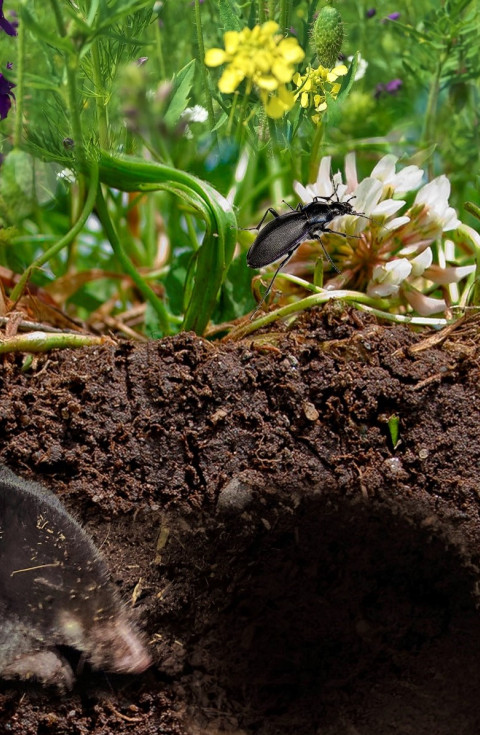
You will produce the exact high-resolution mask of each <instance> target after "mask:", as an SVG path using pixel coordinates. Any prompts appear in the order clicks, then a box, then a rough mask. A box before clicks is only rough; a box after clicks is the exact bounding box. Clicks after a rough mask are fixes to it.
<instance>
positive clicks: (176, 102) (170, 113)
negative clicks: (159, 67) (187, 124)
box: [164, 59, 195, 127]
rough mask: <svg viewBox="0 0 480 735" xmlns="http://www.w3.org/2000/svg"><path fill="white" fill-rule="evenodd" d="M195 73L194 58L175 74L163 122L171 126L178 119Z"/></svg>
mask: <svg viewBox="0 0 480 735" xmlns="http://www.w3.org/2000/svg"><path fill="white" fill-rule="evenodd" d="M194 75H195V59H192V60H191V61H189V62H188V64H187V65H186V66H184V67H183V69H181V70H180V71H179V73H178V74H177V75H176V77H175V79H174V82H173V93H172V97H171V99H170V102H169V105H168V107H167V110H166V112H165V117H164V120H165V123H166V125H167V126H168V127H173V126H174V125H176V124H177V123H178V121H179V120H180V115H181V114H182V112H183V111H184V110H185V108H186V107H187V105H188V103H189V100H190V97H189V95H190V91H191V89H192V84H193V80H194Z"/></svg>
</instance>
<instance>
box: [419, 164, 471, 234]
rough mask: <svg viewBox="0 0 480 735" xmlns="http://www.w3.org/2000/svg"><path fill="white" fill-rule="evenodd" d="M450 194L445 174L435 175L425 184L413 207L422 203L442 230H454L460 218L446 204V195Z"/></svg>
mask: <svg viewBox="0 0 480 735" xmlns="http://www.w3.org/2000/svg"><path fill="white" fill-rule="evenodd" d="M449 196H450V182H449V180H448V179H447V177H446V176H445V175H443V174H442V176H437V178H436V179H433V181H430V183H428V184H425V186H423V187H422V188H421V189H420V191H419V192H418V194H417V196H416V197H415V201H414V203H413V208H415V206H418V205H423V206H424V207H426V208H427V209H428V214H429V216H430V217H431V218H432V219H435V220H437V222H438V224H439V225H441V227H442V230H443V231H444V232H447V230H455V229H456V228H457V227H458V226H459V224H460V220H459V219H458V218H457V213H456V212H455V210H454V209H453V207H449V206H448V197H449Z"/></svg>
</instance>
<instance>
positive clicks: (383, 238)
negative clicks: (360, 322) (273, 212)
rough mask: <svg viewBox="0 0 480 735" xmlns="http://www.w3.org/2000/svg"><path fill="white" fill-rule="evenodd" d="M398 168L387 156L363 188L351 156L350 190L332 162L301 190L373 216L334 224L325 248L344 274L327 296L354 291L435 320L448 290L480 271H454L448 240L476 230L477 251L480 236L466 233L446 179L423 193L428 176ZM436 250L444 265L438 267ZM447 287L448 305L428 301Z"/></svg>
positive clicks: (413, 168) (305, 194)
mask: <svg viewBox="0 0 480 735" xmlns="http://www.w3.org/2000/svg"><path fill="white" fill-rule="evenodd" d="M396 164H397V158H396V157H395V156H393V155H386V156H384V157H383V158H382V159H381V160H380V161H379V162H378V164H377V165H376V166H375V167H374V169H373V171H372V173H371V174H370V176H369V177H367V178H365V179H363V180H362V181H361V182H360V183H359V182H358V178H357V171H356V164H355V154H348V155H347V157H346V164H345V182H344V181H343V178H342V174H341V173H340V172H339V173H337V174H335V175H334V176H333V178H332V177H331V176H330V165H331V160H330V157H326V158H324V159H322V161H321V164H320V168H319V173H318V177H317V181H316V182H315V184H312V185H309V186H307V187H304V186H302V185H301V184H299V183H298V182H297V183H295V185H294V189H295V191H296V192H297V194H298V195H299V197H300V198H301V199H302V200H303V201H304V202H310V201H312V199H313V198H314V197H327V198H328V197H332V196H333V197H338V199H339V200H340V201H347V200H353V201H354V205H355V210H356V211H357V212H361V213H362V214H363V215H365V216H362V217H358V216H356V215H353V214H352V215H346V216H344V217H342V218H339V219H338V220H336V221H334V223H333V225H332V228H331V229H332V233H331V234H328V235H327V236H326V237H328V240H327V239H325V243H326V246H327V248H328V251H329V254H330V255H331V256H332V258H333V260H334V262H335V263H336V264H337V265H338V267H339V270H340V273H339V274H338V275H335V276H334V277H333V278H331V279H330V280H329V281H328V282H327V283H325V288H327V289H339V288H349V289H354V290H356V291H361V292H366V293H367V294H368V295H369V296H371V297H373V298H378V299H384V298H390V300H391V301H390V303H391V306H392V308H393V307H395V308H398V307H399V306H401V305H403V306H405V307H410V308H412V309H413V310H415V311H416V312H417V313H419V314H420V315H422V316H429V315H431V314H437V313H439V312H441V311H444V310H445V309H446V308H447V306H449V303H447V302H448V300H449V299H448V292H447V291H446V290H444V287H445V286H446V285H447V284H456V283H458V282H459V281H460V280H461V279H463V278H465V277H466V276H468V275H470V274H472V273H473V272H474V270H475V266H474V265H465V266H460V267H457V266H450V267H447V265H446V261H447V260H448V258H449V257H450V258H451V259H455V252H454V246H453V242H452V241H451V240H450V239H449V238H448V237H447V236H446V235H445V233H447V232H453V231H456V232H459V231H460V230H462V231H463V232H466V231H467V230H468V231H469V232H468V238H467V239H468V240H469V242H470V249H471V245H472V243H473V245H474V247H475V248H479V249H480V236H479V235H478V234H477V233H476V232H474V230H472V229H471V228H467V226H466V225H462V224H461V222H460V221H459V220H458V218H457V215H456V212H455V210H454V209H453V208H452V207H450V206H449V203H448V198H449V195H450V182H449V181H448V179H447V177H446V176H443V175H442V176H438V177H437V178H436V179H434V180H433V181H431V182H429V183H428V184H425V185H424V186H422V187H421V188H420V189H419V187H420V185H421V183H422V179H423V171H422V170H421V169H420V168H418V167H417V166H406V167H405V168H404V169H401V170H399V171H397V170H396ZM417 189H419V190H418V192H417V194H416V197H415V199H414V201H413V204H412V205H411V206H410V207H408V208H407V209H406V210H405V211H403V212H401V210H402V209H403V208H404V207H405V206H406V201H405V199H403V197H404V196H405V195H406V194H408V192H411V191H415V190H417ZM459 226H461V227H460V230H459V229H458V228H459ZM434 243H437V247H436V248H435V252H436V255H437V260H438V263H437V264H433V250H432V246H433V244H434ZM466 248H467V244H466ZM439 287H440V289H441V290H442V294H441V295H444V298H431V297H430V296H428V295H427V294H428V293H429V292H430V291H432V290H435V289H436V288H439Z"/></svg>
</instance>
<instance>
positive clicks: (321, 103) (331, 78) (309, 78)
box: [293, 64, 348, 123]
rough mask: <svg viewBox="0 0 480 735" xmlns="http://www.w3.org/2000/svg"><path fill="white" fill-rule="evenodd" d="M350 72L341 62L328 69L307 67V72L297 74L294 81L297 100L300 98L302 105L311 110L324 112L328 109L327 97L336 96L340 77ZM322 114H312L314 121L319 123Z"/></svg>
mask: <svg viewBox="0 0 480 735" xmlns="http://www.w3.org/2000/svg"><path fill="white" fill-rule="evenodd" d="M347 72H348V69H347V67H346V66H345V65H344V64H339V65H338V66H336V67H335V68H334V69H326V68H325V67H324V66H319V67H318V68H317V69H313V68H312V67H311V66H308V67H307V70H306V72H305V74H303V75H301V74H298V73H297V74H295V75H294V77H293V83H294V84H295V86H296V87H298V92H297V93H296V94H295V100H298V99H299V100H300V105H301V106H302V107H303V108H305V109H307V108H308V109H310V110H311V112H316V113H320V112H324V111H325V110H326V109H327V98H328V97H330V98H334V99H335V97H336V96H337V95H338V93H339V91H340V86H341V85H340V84H339V83H338V82H337V79H338V77H341V76H344V75H345V74H346V73H347ZM320 119H321V116H320V115H319V114H314V115H312V120H313V122H314V123H319V122H320Z"/></svg>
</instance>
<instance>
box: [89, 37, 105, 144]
mask: <svg viewBox="0 0 480 735" xmlns="http://www.w3.org/2000/svg"><path fill="white" fill-rule="evenodd" d="M91 48H92V69H93V85H94V88H95V106H96V110H97V126H98V137H99V141H100V146H101V147H102V148H104V149H105V150H108V148H109V141H108V115H107V105H106V104H105V95H104V93H103V78H104V75H103V74H102V71H101V68H100V66H101V65H100V46H99V37H98V36H97V38H95V40H94V41H93V42H92V47H91Z"/></svg>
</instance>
